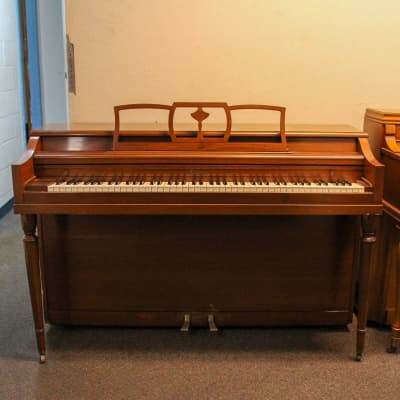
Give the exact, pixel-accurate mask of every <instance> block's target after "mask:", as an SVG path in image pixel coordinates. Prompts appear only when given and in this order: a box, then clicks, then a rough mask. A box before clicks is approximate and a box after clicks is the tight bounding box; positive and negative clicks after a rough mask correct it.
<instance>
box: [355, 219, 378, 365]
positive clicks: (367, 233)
mask: <svg viewBox="0 0 400 400" xmlns="http://www.w3.org/2000/svg"><path fill="white" fill-rule="evenodd" d="M377 220H378V216H377V215H374V214H366V215H363V216H362V235H361V257H360V266H359V275H358V324H357V349H356V360H357V361H361V360H362V355H363V351H364V345H365V335H366V333H367V318H368V289H369V279H370V270H371V263H372V262H373V256H374V254H373V251H374V248H375V246H374V243H375V242H376V224H377Z"/></svg>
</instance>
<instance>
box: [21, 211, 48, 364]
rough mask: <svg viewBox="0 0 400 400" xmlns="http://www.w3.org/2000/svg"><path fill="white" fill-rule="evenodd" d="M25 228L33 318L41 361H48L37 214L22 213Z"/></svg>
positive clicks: (26, 258) (25, 247)
mask: <svg viewBox="0 0 400 400" xmlns="http://www.w3.org/2000/svg"><path fill="white" fill-rule="evenodd" d="M21 222H22V229H23V230H24V234H25V236H24V249H25V263H26V270H27V274H28V282H29V291H30V295H31V303H32V312H33V320H34V324H35V331H36V342H37V347H38V350H39V356H40V362H41V363H44V362H45V361H46V340H45V332H44V317H43V296H42V281H41V276H40V269H39V250H38V240H37V236H36V215H31V214H25V215H21Z"/></svg>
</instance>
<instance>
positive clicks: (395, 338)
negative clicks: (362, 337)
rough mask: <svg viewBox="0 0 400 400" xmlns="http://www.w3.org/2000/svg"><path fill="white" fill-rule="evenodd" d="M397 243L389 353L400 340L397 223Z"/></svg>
mask: <svg viewBox="0 0 400 400" xmlns="http://www.w3.org/2000/svg"><path fill="white" fill-rule="evenodd" d="M395 244H396V245H395V254H394V256H395V278H394V279H395V306H394V307H395V308H394V316H393V322H392V338H391V341H390V347H389V348H388V352H389V353H395V352H396V350H397V349H398V347H399V342H400V225H396V236H395Z"/></svg>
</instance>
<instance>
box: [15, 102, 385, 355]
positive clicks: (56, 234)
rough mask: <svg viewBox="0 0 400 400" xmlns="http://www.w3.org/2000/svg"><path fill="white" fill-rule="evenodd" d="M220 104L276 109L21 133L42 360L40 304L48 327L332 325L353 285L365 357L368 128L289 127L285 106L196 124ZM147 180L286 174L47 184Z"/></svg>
mask: <svg viewBox="0 0 400 400" xmlns="http://www.w3.org/2000/svg"><path fill="white" fill-rule="evenodd" d="M221 104H223V108H224V107H225V108H224V109H225V110H228V113H229V112H231V111H236V110H239V109H241V108H242V107H243V108H250V109H254V108H255V109H256V110H258V111H260V110H259V109H262V112H264V111H282V110H283V108H280V107H275V109H274V108H273V107H270V106H259V105H246V106H227V105H225V103H211V104H210V103H176V104H175V107H182V106H183V107H187V108H189V109H191V108H193V112H192V113H191V115H192V117H193V118H194V120H195V121H196V124H197V131H196V130H195V131H193V130H188V129H187V127H186V126H184V125H179V124H177V123H175V121H174V124H173V133H171V129H172V128H171V126H172V125H171V123H170V124H169V128H168V123H167V129H166V130H163V129H161V130H160V129H155V128H154V126H153V127H151V128H150V130H147V129H144V128H143V124H138V125H131V126H130V127H129V128H128V129H127V130H125V129H123V128H122V125H121V126H118V125H117V124H116V126H117V129H115V130H114V131H113V130H111V131H109V130H107V129H103V130H101V129H100V128H99V127H98V126H97V127H93V126H92V127H90V126H88V127H87V130H82V129H80V128H77V127H75V128H74V129H73V130H72V131H69V130H65V127H59V129H56V130H41V131H36V132H33V133H32V135H31V138H30V142H29V144H28V150H27V152H26V154H25V155H24V157H23V159H22V160H21V161H20V162H19V163H17V164H15V165H14V166H13V177H14V190H15V211H16V212H17V213H21V214H22V215H23V220H25V221H33V220H36V219H37V220H38V241H39V249H38V244H37V240H36V236H35V233H34V231H33V229H34V228H32V226H31V225H29V226H28V227H27V226H26V222H25V227H24V231H25V232H26V235H27V237H28V238H29V243H31V242H32V243H33V244H34V245H29V246H30V247H29V254H27V266H28V271H30V272H32V274H33V275H34V279H30V288H31V292H32V293H33V294H34V297H33V298H32V306H33V308H34V315H35V326H36V329H37V336H38V346H39V352H40V354H41V355H44V354H45V349H44V338H45V336H44V331H43V326H44V324H43V313H44V314H45V319H46V321H48V322H51V323H56V324H89V325H135V326H177V327H180V326H182V325H184V328H185V330H186V329H189V328H190V326H208V327H209V328H210V329H211V330H215V329H217V328H218V327H223V326H270V325H286V326H290V325H304V324H307V325H310V324H312V325H337V324H342V325H343V324H347V323H349V322H350V321H351V318H352V311H353V306H354V294H355V284H356V281H358V282H359V288H358V292H359V296H358V299H359V304H358V310H359V318H358V331H357V349H356V355H357V359H361V357H362V354H363V350H364V341H365V329H366V316H367V311H366V310H367V305H368V292H369V291H368V285H369V277H370V273H369V271H370V267H371V259H372V258H373V257H374V248H375V245H374V243H375V231H376V224H377V218H378V215H379V214H380V213H381V212H382V190H383V166H382V165H381V164H380V163H379V162H378V161H377V160H376V159H375V157H374V155H373V153H372V151H371V149H370V146H369V143H368V137H367V135H366V134H365V133H362V132H359V131H358V130H355V129H352V128H350V127H343V126H318V127H312V126H309V125H308V126H303V127H297V128H295V129H292V130H288V129H287V127H286V126H285V123H284V118H282V115H284V113H283V114H282V112H281V114H280V115H281V116H280V118H281V119H280V121H281V123H280V124H279V125H278V126H275V127H272V126H269V125H268V126H264V127H263V126H262V125H260V124H250V125H247V126H245V125H241V126H240V128H238V126H237V125H235V124H234V121H233V120H232V126H231V129H228V130H227V129H226V125H227V124H222V126H223V127H222V130H219V129H220V128H218V129H216V130H214V129H211V130H207V131H205V132H202V129H203V121H205V119H206V117H207V115H208V114H209V113H211V112H212V111H213V108H217V107H219V106H220V105H221ZM139 106H140V107H142V106H146V105H139ZM213 106H215V107H213ZM168 107H171V106H168ZM168 107H167V111H170V110H171V108H168ZM263 107H264V108H263ZM130 108H132V105H128V106H119V107H118V108H117V110H118V112H119V111H121V110H125V109H130ZM191 111H192V110H191ZM167 122H168V121H167ZM153 125H154V124H153ZM228 128H229V124H228ZM207 129H208V128H207ZM224 129H225V130H224ZM227 132H228V133H229V135H228V134H227ZM174 135H178V138H176V137H175V140H174V138H173V137H172V136H174ZM216 138H217V139H218V141H214V139H216ZM181 139H182V140H181ZM216 143H218V145H216ZM120 144H122V146H120ZM155 176H157V177H158V179H162V180H166V181H167V182H168V179H171V180H173V179H175V180H179V179H180V180H185V181H186V180H196V179H197V180H200V181H207V182H213V181H214V180H216V179H217V180H222V181H224V180H227V181H234V180H240V181H243V182H252V181H255V180H256V179H264V180H267V181H268V180H270V181H278V182H281V183H282V191H281V192H279V193H257V192H243V193H214V192H207V191H205V192H202V193H176V192H175V193H173V192H163V193H122V192H112V193H111V192H109V191H108V192H101V191H99V192H95V193H93V192H91V193H77V192H75V193H72V192H71V193H68V192H64V193H60V192H52V191H49V187H50V186H51V185H54V184H57V182H60V180H63V181H65V182H70V183H68V184H72V183H71V182H73V181H75V180H77V179H83V181H85V182H87V183H90V182H91V181H101V182H103V181H104V182H107V181H112V182H114V183H115V182H117V181H120V180H121V179H124V180H129V179H131V178H132V177H134V178H135V179H142V180H143V179H147V178H149V177H153V178H154V177H155ZM149 179H150V178H149ZM287 182H296V185H297V184H298V185H302V186H304V187H307V185H309V184H310V183H311V182H319V184H321V187H322V186H323V185H328V184H335V182H336V183H338V182H349V183H351V184H352V183H357V184H359V185H361V187H363V188H364V189H365V190H363V191H361V192H358V193H349V192H346V193H345V192H343V193H324V192H323V190H321V191H317V192H315V193H314V192H313V193H307V192H306V190H305V191H304V192H293V190H290V191H289V190H286V187H288V185H287V184H286V183H287ZM343 186H345V184H343ZM360 232H361V235H360ZM33 238H35V239H34V240H33ZM32 249H34V250H32ZM39 254H40V257H39ZM39 267H40V268H39ZM38 283H40V285H39V284H38ZM38 299H40V300H41V302H39V301H38Z"/></svg>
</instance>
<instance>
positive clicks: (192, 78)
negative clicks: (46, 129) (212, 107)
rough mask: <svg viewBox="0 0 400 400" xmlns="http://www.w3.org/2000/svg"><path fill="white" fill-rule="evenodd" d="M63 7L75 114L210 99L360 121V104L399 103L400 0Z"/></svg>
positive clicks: (103, 0) (159, 0) (317, 118)
mask: <svg viewBox="0 0 400 400" xmlns="http://www.w3.org/2000/svg"><path fill="white" fill-rule="evenodd" d="M66 14H67V31H68V33H69V35H70V39H71V40H72V41H73V42H74V44H75V60H76V83H77V95H76V96H73V95H71V96H70V107H71V121H76V122H83V121H93V122H94V121H97V122H101V121H111V120H112V118H113V114H112V106H113V105H115V104H121V103H130V102H155V103H171V102H172V101H182V100H202V101H206V100H214V101H227V102H228V103H229V104H235V103H236V104H237V103H248V102H252V103H264V104H275V105H283V106H287V108H288V111H287V120H288V121H289V122H292V123H348V124H352V125H354V126H357V127H361V126H362V115H363V113H364V110H365V108H366V107H367V106H380V107H389V108H393V107H397V108H398V107H399V106H400V98H399V93H400V73H399V71H400V52H399V49H400V33H399V18H400V1H399V0H381V1H376V0H324V1H322V0H302V1H299V0H279V1H267V0H202V1H198V0H114V1H109V0H85V1H77V0H66Z"/></svg>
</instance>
